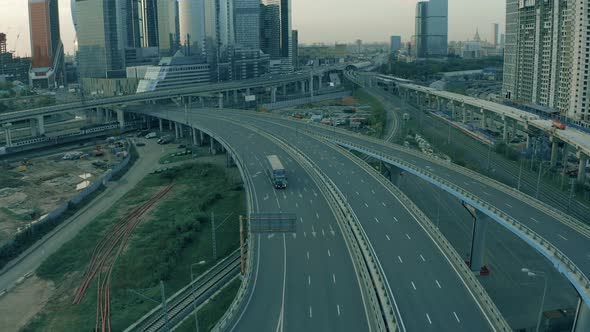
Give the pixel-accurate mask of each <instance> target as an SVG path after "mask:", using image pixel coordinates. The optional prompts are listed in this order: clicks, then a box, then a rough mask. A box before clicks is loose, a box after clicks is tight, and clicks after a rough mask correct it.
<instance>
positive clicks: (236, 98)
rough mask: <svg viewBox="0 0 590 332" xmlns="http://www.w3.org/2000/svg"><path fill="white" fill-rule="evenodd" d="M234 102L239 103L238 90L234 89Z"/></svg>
mask: <svg viewBox="0 0 590 332" xmlns="http://www.w3.org/2000/svg"><path fill="white" fill-rule="evenodd" d="M234 104H235V105H237V104H238V90H234Z"/></svg>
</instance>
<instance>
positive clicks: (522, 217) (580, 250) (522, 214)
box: [250, 116, 590, 303]
mask: <svg viewBox="0 0 590 332" xmlns="http://www.w3.org/2000/svg"><path fill="white" fill-rule="evenodd" d="M250 117H252V116H250ZM268 118H269V119H272V122H275V123H280V124H282V125H285V126H288V127H290V128H299V130H302V131H303V130H307V129H310V128H313V132H314V133H322V134H324V135H325V136H324V138H325V139H327V140H332V141H336V142H337V143H338V144H340V145H343V146H347V147H348V148H351V149H354V150H356V151H359V152H362V153H365V154H369V155H372V156H375V157H377V158H380V159H383V160H384V161H385V162H387V163H391V164H394V165H396V166H400V167H404V168H407V167H412V168H415V169H418V170H419V171H420V173H416V175H419V176H423V177H424V179H426V180H427V181H430V182H431V183H433V184H435V185H438V186H440V187H442V188H443V189H445V190H447V191H450V192H451V194H453V195H455V196H460V193H458V192H457V191H456V190H459V191H461V192H464V193H466V194H468V195H469V196H470V197H472V198H475V199H477V200H479V201H482V202H487V203H488V204H489V206H488V207H487V208H493V209H494V210H495V211H496V212H497V213H496V214H494V215H493V216H492V217H498V214H502V215H504V216H506V217H507V218H512V219H513V220H516V221H517V222H518V223H520V224H522V225H523V226H525V227H527V228H528V229H530V230H532V231H534V232H535V233H537V234H538V235H539V236H541V237H542V238H543V239H544V241H546V242H548V243H549V244H551V245H553V246H554V247H555V248H557V249H559V251H561V253H563V255H565V256H566V257H567V258H569V260H571V262H573V264H574V265H575V266H577V268H579V269H580V270H581V272H582V273H583V274H584V275H585V276H588V275H590V260H589V259H588V257H590V241H588V239H589V236H590V231H589V227H588V226H587V225H584V224H582V223H581V222H580V221H578V220H572V219H570V218H568V216H565V215H563V213H561V212H558V211H554V210H550V209H549V208H548V207H547V206H545V205H544V204H542V203H536V201H535V200H533V199H532V198H530V197H528V196H524V195H523V194H521V193H519V192H517V191H516V190H514V189H512V188H508V187H506V186H503V185H501V184H499V183H496V182H493V181H492V180H491V179H489V178H486V177H484V176H481V175H479V174H476V173H475V172H472V171H469V170H466V169H464V168H462V167H459V166H456V165H453V164H449V163H446V162H442V161H438V160H434V159H431V158H429V157H427V156H426V155H423V154H421V153H417V152H415V151H411V150H408V149H405V148H402V147H399V146H396V145H393V144H386V143H383V142H382V141H378V140H374V139H371V138H368V137H364V136H360V135H355V134H352V133H349V132H345V131H341V130H333V129H332V128H328V127H323V126H319V125H309V124H305V123H303V122H298V121H294V120H291V119H287V118H281V117H275V116H272V117H271V116H268ZM415 169H414V170H411V169H406V171H410V172H414V171H415ZM451 187H452V188H451ZM459 198H463V199H465V197H459ZM482 208H483V207H482ZM496 221H498V222H501V220H496ZM504 225H505V226H506V227H508V228H509V229H510V230H511V231H513V232H514V233H515V234H516V235H518V236H523V235H526V234H525V232H521V231H519V230H518V229H515V228H514V227H511V226H509V225H507V224H504ZM523 239H525V240H527V241H528V240H530V239H528V238H523ZM529 244H531V243H530V242H529ZM532 245H533V246H536V244H535V243H532ZM537 249H538V250H540V251H541V252H542V253H543V254H545V255H546V256H547V254H548V253H547V252H546V251H544V250H545V249H541V248H540V247H537ZM548 258H549V259H550V260H552V261H554V260H553V258H554V257H548ZM554 263H555V264H558V265H559V268H560V269H562V270H565V267H564V266H563V265H562V264H563V263H562V262H556V261H554ZM566 276H567V277H568V279H570V281H572V283H573V284H574V286H576V287H577V289H578V291H579V292H580V293H581V295H582V298H583V299H584V301H585V302H586V303H590V299H589V298H588V295H587V294H588V292H587V288H585V287H582V283H580V282H579V280H577V278H575V277H574V276H571V275H567V274H566Z"/></svg>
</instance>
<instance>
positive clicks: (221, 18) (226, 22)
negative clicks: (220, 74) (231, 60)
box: [216, 0, 236, 61]
mask: <svg viewBox="0 0 590 332" xmlns="http://www.w3.org/2000/svg"><path fill="white" fill-rule="evenodd" d="M216 6H217V7H216V13H217V14H216V16H217V20H216V24H217V33H216V34H217V45H216V46H217V48H218V51H219V57H220V61H225V60H226V59H227V58H228V56H229V54H230V53H231V49H232V48H233V46H234V45H235V40H236V38H235V29H234V1H233V0H217V1H216Z"/></svg>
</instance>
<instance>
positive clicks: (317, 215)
mask: <svg viewBox="0 0 590 332" xmlns="http://www.w3.org/2000/svg"><path fill="white" fill-rule="evenodd" d="M200 121H201V123H202V124H203V123H206V120H204V119H200ZM209 126H211V127H214V124H209ZM223 127H224V130H227V129H230V128H228V127H230V126H228V125H226V124H224V125H223ZM241 128H242V127H234V128H231V129H232V130H230V131H231V132H234V133H236V134H237V136H238V137H241V138H242V140H243V138H244V137H251V135H247V134H246V133H244V134H241V133H240V129H241ZM242 131H244V129H242ZM246 145H247V146H244V147H243V149H244V151H252V147H256V148H255V150H256V151H262V155H260V156H259V157H258V158H257V157H255V159H256V163H258V164H259V165H260V166H261V167H263V166H264V163H263V162H264V161H263V157H264V156H265V155H268V154H271V153H272V154H277V155H279V157H280V158H281V160H283V162H284V164H285V166H286V168H287V169H289V170H290V171H288V181H289V186H288V188H287V190H281V191H277V190H273V195H274V196H275V197H274V198H275V201H276V202H277V204H278V205H279V210H281V211H283V212H290V211H293V210H295V211H297V212H298V216H299V223H300V224H301V225H303V226H302V227H299V225H298V231H297V233H296V236H295V237H293V236H287V239H288V240H286V242H287V245H286V248H287V263H288V264H287V271H291V270H293V271H300V270H301V269H300V268H301V266H306V265H307V266H309V267H310V270H309V271H308V272H307V274H308V279H309V280H310V279H311V278H312V277H313V278H314V279H317V280H318V282H315V283H313V284H311V283H309V280H308V281H307V282H308V284H307V285H305V280H298V279H296V278H291V276H292V274H291V273H289V272H287V274H286V275H287V278H286V280H285V283H286V286H287V287H286V299H287V301H286V302H285V314H284V319H285V326H286V327H287V326H289V329H290V330H291V328H292V329H293V330H301V329H303V328H305V329H311V330H313V331H316V330H317V331H320V330H321V331H325V330H334V331H339V330H350V331H358V330H364V329H366V328H367V321H366V315H365V310H364V306H363V303H362V300H361V297H360V289H359V285H358V281H357V279H356V275H355V273H354V268H353V267H352V261H351V260H350V257H349V256H348V251H347V248H346V246H345V244H344V241H343V238H342V237H341V236H339V237H336V235H337V234H338V233H336V230H335V227H334V226H333V225H335V224H336V222H335V220H334V216H333V215H332V213H331V210H330V209H329V207H328V205H327V203H326V201H325V199H324V198H323V197H322V196H321V194H320V193H319V190H318V188H317V187H316V186H315V183H313V181H311V179H310V178H309V176H308V175H307V174H306V173H305V172H304V171H303V170H302V169H301V168H300V167H299V165H298V164H296V163H295V162H294V161H293V160H292V159H291V158H290V157H289V156H288V155H287V154H286V152H284V151H282V150H281V149H279V148H278V147H277V146H276V145H274V144H272V143H270V142H268V141H267V140H266V139H264V140H261V141H257V142H254V141H250V142H246ZM272 149H274V150H272ZM251 153H253V152H251ZM260 174H262V175H260ZM258 176H262V177H266V178H268V177H267V176H265V175H264V173H259V175H258ZM268 186H269V188H272V187H271V184H270V182H269V183H268ZM302 192H303V193H309V194H308V196H309V198H308V197H305V196H303V194H301V193H302ZM295 193H297V194H295ZM263 199H264V198H263ZM270 200H271V199H268V201H270ZM306 220H309V222H307V223H306V222H305V221H306ZM302 221H303V222H302ZM332 230H334V231H333V232H334V235H332V239H330V240H327V241H326V240H323V239H321V238H325V236H327V235H328V234H331V233H332ZM320 234H321V235H320ZM269 237H270V238H273V237H274V236H270V235H269V236H267V238H269ZM320 237H321V238H320ZM316 238H317V240H316ZM306 239H310V240H309V241H307V240H306ZM312 239H313V240H312ZM304 249H306V251H305V254H303V253H304ZM307 252H309V253H310V259H311V258H312V257H318V258H319V259H316V260H313V261H312V262H316V263H314V264H306V265H302V264H301V261H300V260H299V261H297V260H295V262H291V259H292V258H293V257H298V258H301V257H303V258H305V259H307ZM322 255H323V256H322ZM326 255H327V256H326ZM336 255H340V256H341V257H340V258H339V259H338V260H336V261H334V260H333V259H332V260H331V261H330V262H329V263H328V264H326V260H329V259H330V257H334V256H336ZM342 255H344V256H342ZM326 257H327V258H326ZM294 273H296V272H294ZM337 275H338V276H339V280H340V282H339V283H336V282H334V280H335V277H336V276H337ZM318 276H319V277H318ZM325 276H328V277H327V278H326V277H325ZM329 279H331V280H332V282H331V283H330V282H329ZM320 280H324V281H325V283H327V285H322V283H321V282H319V281H320ZM326 280H328V281H326ZM301 281H303V282H301ZM328 285H330V286H329V287H328ZM302 286H303V288H310V289H309V290H308V294H309V297H307V298H301V294H306V292H305V290H306V289H301V288H302ZM310 286H311V287H310ZM323 286H326V287H323ZM314 288H315V289H314ZM281 289H282V287H281ZM302 303H308V304H309V305H308V308H309V310H308V311H306V312H305V315H302V314H303V313H302V312H299V311H300V310H298V308H301V307H302V305H301V304H302ZM345 308H346V309H347V313H348V314H347V315H343V314H342V312H343V311H344V309H345ZM306 316H307V317H308V318H309V319H307V320H306V319H303V317H306Z"/></svg>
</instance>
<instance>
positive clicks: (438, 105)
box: [436, 96, 442, 111]
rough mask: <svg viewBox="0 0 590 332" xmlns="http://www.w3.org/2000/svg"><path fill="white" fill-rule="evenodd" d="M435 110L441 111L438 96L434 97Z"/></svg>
mask: <svg viewBox="0 0 590 332" xmlns="http://www.w3.org/2000/svg"><path fill="white" fill-rule="evenodd" d="M436 110H437V111H441V110H442V102H441V101H440V97H438V96H437V97H436Z"/></svg>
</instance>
